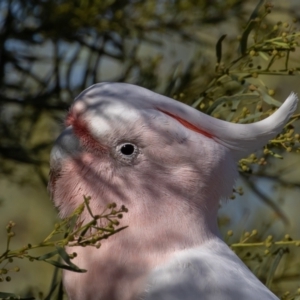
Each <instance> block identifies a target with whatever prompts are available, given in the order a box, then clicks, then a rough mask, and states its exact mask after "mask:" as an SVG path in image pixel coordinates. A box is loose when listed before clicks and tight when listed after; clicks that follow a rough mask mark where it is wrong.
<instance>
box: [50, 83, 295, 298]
mask: <svg viewBox="0 0 300 300" xmlns="http://www.w3.org/2000/svg"><path fill="white" fill-rule="evenodd" d="M296 105H297V97H296V96H295V95H294V94H291V95H290V96H289V98H288V99H287V100H286V101H285V103H284V104H283V105H282V106H281V107H280V108H279V109H278V110H277V111H276V112H275V113H274V114H273V115H272V116H270V117H268V118H267V119H265V120H263V121H260V122H258V123H254V124H248V125H242V124H232V123H228V122H224V121H221V120H217V119H214V118H212V117H210V116H207V115H205V114H203V113H201V112H199V111H197V110H195V109H193V108H191V107H189V106H186V105H184V104H182V103H180V102H177V101H174V100H172V99H170V98H167V97H164V96H162V95H158V94H156V93H153V92H151V91H149V90H146V89H144V88H141V87H137V86H134V85H129V84H124V83H101V84H96V85H93V86H92V87H90V88H88V89H87V90H85V91H83V92H82V93H81V94H80V95H79V96H78V97H77V98H76V99H75V102H74V104H73V105H72V107H71V109H70V113H69V115H68V117H67V120H66V126H67V127H66V129H65V130H64V131H63V133H62V134H61V135H60V137H59V138H58V139H57V141H56V143H55V146H54V147H53V150H52V153H51V178H50V183H49V189H50V192H51V195H52V198H53V201H54V203H55V205H56V206H57V207H58V208H59V211H60V215H61V217H65V216H67V215H68V214H69V213H71V212H72V211H73V210H74V209H75V208H76V207H77V206H78V205H79V204H80V203H82V199H83V195H85V196H90V197H91V203H90V205H91V208H92V210H93V211H94V213H95V214H97V212H101V211H102V209H103V207H104V206H105V205H107V204H108V203H111V202H115V203H116V204H117V205H122V204H124V205H125V206H126V207H128V208H129V212H128V213H127V214H125V215H124V219H123V220H122V224H124V225H125V224H126V225H128V226H129V227H128V228H127V229H126V230H124V231H122V232H121V233H120V234H117V235H115V236H112V237H111V238H109V239H108V240H106V241H105V242H103V244H102V246H101V248H100V249H95V248H88V247H86V248H80V247H78V248H77V249H75V251H76V252H77V253H78V256H77V258H76V259H75V261H74V262H75V263H76V264H78V265H79V266H80V267H81V268H84V269H87V270H88V271H87V273H84V274H78V273H72V272H69V271H65V272H64V276H63V280H64V286H65V289H66V291H67V294H68V296H69V298H70V299H75V300H76V299H101V300H139V299H143V300H154V299H164V300H169V299H170V300H171V299H172V300H177V299H178V300H179V299H185V300H194V299H206V300H207V299H209V300H210V299H213V300H218V299H220V300H227V299H231V300H232V299H236V300H237V299H239V300H240V299H244V300H254V299H255V300H256V299H266V300H267V299H277V298H276V296H275V295H273V294H272V293H271V292H270V291H269V290H268V289H267V288H266V287H264V285H263V284H261V283H260V282H259V280H258V279H256V277H255V276H254V275H253V274H252V273H251V272H250V271H249V270H248V269H247V268H246V267H245V266H244V264H243V263H242V262H241V261H240V260H239V258H238V257H237V256H236V255H235V254H234V253H233V252H232V251H231V250H230V249H229V248H228V247H227V245H226V244H225V243H224V242H223V241H222V240H221V239H220V234H219V230H218V226H217V211H218V203H219V200H220V199H222V198H227V197H228V196H229V195H230V194H231V191H232V186H233V184H234V181H235V179H236V177H237V168H236V163H237V160H238V159H239V158H241V157H243V156H244V155H247V154H248V153H251V152H252V151H255V150H256V149H258V148H260V147H262V146H263V145H264V144H265V143H267V141H268V140H269V139H270V138H272V137H274V136H275V135H276V134H278V133H279V132H280V131H281V130H282V128H283V126H284V124H285V123H286V122H287V120H288V119H289V117H290V116H291V114H292V113H293V111H294V110H295V108H296ZM124 149H125V150H124ZM83 217H84V218H85V221H88V219H89V215H88V214H85V215H84V216H83ZM72 251H74V249H72Z"/></svg>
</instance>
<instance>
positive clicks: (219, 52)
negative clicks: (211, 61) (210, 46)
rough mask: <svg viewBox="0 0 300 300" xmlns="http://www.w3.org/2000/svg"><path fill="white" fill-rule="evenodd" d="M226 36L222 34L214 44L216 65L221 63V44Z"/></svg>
mask: <svg viewBox="0 0 300 300" xmlns="http://www.w3.org/2000/svg"><path fill="white" fill-rule="evenodd" d="M226 36H227V34H223V35H222V36H221V37H220V38H219V40H218V42H217V44H216V56H217V63H220V62H221V59H222V42H223V40H224V39H225V38H226Z"/></svg>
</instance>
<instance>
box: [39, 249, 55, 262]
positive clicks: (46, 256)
mask: <svg viewBox="0 0 300 300" xmlns="http://www.w3.org/2000/svg"><path fill="white" fill-rule="evenodd" d="M57 254H58V251H57V250H54V251H52V252H49V253H46V254H44V255H42V256H38V257H36V260H45V259H48V258H51V257H53V256H54V255H57Z"/></svg>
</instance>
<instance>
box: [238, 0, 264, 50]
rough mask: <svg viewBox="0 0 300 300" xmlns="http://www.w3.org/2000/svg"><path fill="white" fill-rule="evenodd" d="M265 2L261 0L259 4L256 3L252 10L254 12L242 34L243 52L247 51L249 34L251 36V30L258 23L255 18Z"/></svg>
mask: <svg viewBox="0 0 300 300" xmlns="http://www.w3.org/2000/svg"><path fill="white" fill-rule="evenodd" d="M264 2H265V1H264V0H260V1H259V2H258V4H257V5H256V7H255V9H254V11H253V12H252V14H251V16H250V19H249V21H248V23H247V26H246V29H245V30H244V32H243V34H242V37H241V41H240V51H241V54H245V53H246V51H247V44H248V36H249V34H250V32H251V31H252V29H253V28H254V26H255V25H256V23H255V22H254V19H255V18H256V17H257V16H258V14H259V9H260V7H261V6H262V5H263V3H264Z"/></svg>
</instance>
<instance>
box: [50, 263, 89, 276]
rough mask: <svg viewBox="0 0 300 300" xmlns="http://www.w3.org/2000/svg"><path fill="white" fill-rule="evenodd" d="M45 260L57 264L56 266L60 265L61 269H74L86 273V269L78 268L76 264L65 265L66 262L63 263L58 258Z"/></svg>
mask: <svg viewBox="0 0 300 300" xmlns="http://www.w3.org/2000/svg"><path fill="white" fill-rule="evenodd" d="M45 262H47V263H49V264H51V265H53V266H55V267H58V268H60V269H65V270H69V271H73V272H78V273H85V272H86V270H84V269H80V268H78V267H77V266H76V265H74V266H75V267H74V266H68V265H65V264H62V263H60V262H58V261H56V260H45Z"/></svg>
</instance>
